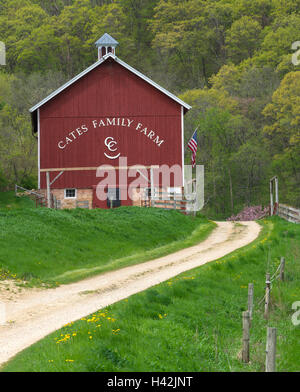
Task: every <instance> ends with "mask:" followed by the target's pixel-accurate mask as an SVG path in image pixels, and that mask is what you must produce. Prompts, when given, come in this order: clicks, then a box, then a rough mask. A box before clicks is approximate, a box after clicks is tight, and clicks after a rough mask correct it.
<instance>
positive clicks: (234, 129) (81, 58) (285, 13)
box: [0, 0, 300, 217]
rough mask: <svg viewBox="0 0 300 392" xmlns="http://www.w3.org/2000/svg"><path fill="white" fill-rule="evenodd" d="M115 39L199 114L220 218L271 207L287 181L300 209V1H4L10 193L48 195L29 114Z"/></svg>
mask: <svg viewBox="0 0 300 392" xmlns="http://www.w3.org/2000/svg"><path fill="white" fill-rule="evenodd" d="M105 32H108V33H109V34H111V35H112V36H113V37H114V38H116V39H117V40H118V41H119V43H120V45H119V47H118V48H117V55H118V56H119V57H120V58H121V59H123V60H124V61H126V62H127V63H129V64H130V65H132V66H133V67H135V68H136V69H138V70H140V71H141V72H143V73H145V74H146V75H147V76H149V77H150V78H152V79H153V80H154V81H156V82H157V83H159V84H161V85H162V86H163V87H165V88H167V89H168V90H170V91H172V92H173V93H175V94H177V95H178V96H179V97H180V98H181V99H183V100H185V101H186V102H187V103H189V104H191V105H192V106H193V109H192V110H191V111H190V112H189V113H188V115H187V116H186V128H185V130H186V132H185V138H186V141H187V140H188V139H189V138H190V136H191V134H192V133H193V131H194V129H195V128H196V127H197V126H198V127H199V128H198V138H199V140H198V142H199V150H198V151H199V152H198V154H197V163H198V164H203V165H205V171H206V183H205V200H206V201H207V204H206V209H207V211H208V212H209V213H210V214H212V215H218V216H220V217H226V216H229V215H231V214H232V213H233V212H237V211H239V210H240V209H241V207H243V206H244V205H248V204H251V205H253V204H258V203H259V204H261V203H267V201H268V180H269V178H270V177H272V176H273V175H275V174H276V175H278V176H279V184H280V199H281V201H282V202H286V203H288V204H291V205H293V206H295V207H297V206H300V192H299V189H300V159H299V158H300V72H299V71H300V65H297V63H298V62H299V64H300V54H299V61H297V60H298V58H297V53H296V52H297V47H296V49H295V47H294V50H293V49H292V44H293V43H294V42H296V41H299V40H300V0H219V1H218V0H206V1H201V0H185V1H182V0H111V1H108V0H107V1H105V0H53V1H47V0H0V41H3V42H4V43H5V45H6V50H7V53H6V62H7V65H6V66H0V190H5V189H8V188H11V187H12V185H13V184H14V183H18V184H19V185H23V186H25V187H36V177H37V143H36V139H35V138H34V137H33V136H32V134H31V122H30V116H29V112H28V109H29V108H30V107H31V106H32V105H34V104H35V103H37V102H38V101H39V100H41V99H42V98H43V97H45V96H46V95H48V94H49V93H50V92H51V91H53V90H54V89H56V88H57V87H58V86H60V85H61V84H62V83H64V82H65V81H67V80H69V79H70V78H71V77H72V76H74V75H76V74H77V73H79V72H80V71H82V70H84V69H85V68H87V67H88V66H89V65H91V64H92V63H94V62H95V61H96V59H97V52H96V49H95V46H94V42H95V41H96V40H97V39H98V38H99V37H100V36H101V35H102V34H103V33H105ZM299 48H300V45H299ZM295 53H296V54H295ZM293 54H294V57H293V58H294V63H293V62H292V56H293ZM295 60H296V61H295ZM186 163H190V154H189V153H188V152H187V154H186Z"/></svg>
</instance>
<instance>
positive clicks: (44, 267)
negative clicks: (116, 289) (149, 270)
mask: <svg viewBox="0 0 300 392" xmlns="http://www.w3.org/2000/svg"><path fill="white" fill-rule="evenodd" d="M3 206H5V208H1V207H3ZM14 206H16V207H20V206H23V207H25V208H13V207H14ZM32 206H33V204H31V201H30V200H29V199H27V198H26V197H22V198H17V197H15V196H14V195H13V194H11V193H10V192H9V193H7V194H6V193H0V249H1V251H0V278H1V276H2V277H8V276H13V277H15V278H16V279H17V280H19V281H20V282H23V281H26V282H27V284H31V285H39V284H50V285H57V284H60V283H70V282H73V281H76V280H80V279H83V278H85V277H87V276H91V275H95V274H99V273H101V272H104V271H110V270H113V269H118V268H121V267H125V266H128V265H132V264H137V263H141V262H143V261H147V260H150V259H154V258H157V257H160V256H164V255H166V254H168V253H172V252H175V251H177V250H179V249H182V248H185V247H188V246H191V245H194V244H196V243H197V242H200V241H201V240H203V239H205V238H206V237H207V236H208V234H209V233H210V232H211V231H212V230H213V228H214V227H215V224H214V223H213V222H209V221H208V220H207V219H206V218H204V217H196V218H193V217H189V216H185V215H183V214H181V213H179V212H176V211H167V210H165V211H164V210H162V209H151V208H139V207H121V208H118V209H113V210H100V209H99V210H98V209H97V210H83V209H76V210H49V209H47V208H30V207H32ZM27 207H28V208H27Z"/></svg>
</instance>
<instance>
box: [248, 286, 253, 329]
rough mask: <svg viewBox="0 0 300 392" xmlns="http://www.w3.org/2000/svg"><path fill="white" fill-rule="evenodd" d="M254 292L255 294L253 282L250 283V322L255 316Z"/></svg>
mask: <svg viewBox="0 0 300 392" xmlns="http://www.w3.org/2000/svg"><path fill="white" fill-rule="evenodd" d="M253 294H254V284H253V283H249V284H248V312H249V315H250V323H251V321H252V318H253V315H252V313H253Z"/></svg>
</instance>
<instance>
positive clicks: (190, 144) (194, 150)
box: [187, 129, 198, 167]
mask: <svg viewBox="0 0 300 392" xmlns="http://www.w3.org/2000/svg"><path fill="white" fill-rule="evenodd" d="M187 146H188V148H189V149H190V150H191V151H192V153H193V155H192V167H195V165H196V153H197V149H198V143H197V129H196V131H195V132H194V133H193V136H192V137H191V139H190V141H189V142H188V145H187Z"/></svg>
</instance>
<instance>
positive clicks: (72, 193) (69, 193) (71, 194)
mask: <svg viewBox="0 0 300 392" xmlns="http://www.w3.org/2000/svg"><path fill="white" fill-rule="evenodd" d="M76 196H77V192H76V189H65V199H76Z"/></svg>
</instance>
